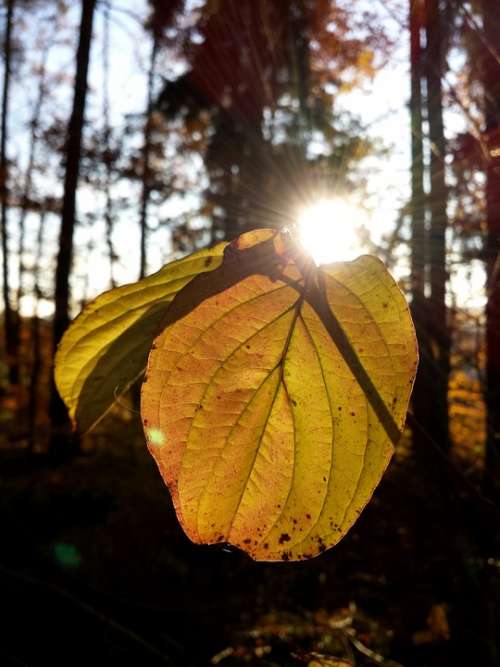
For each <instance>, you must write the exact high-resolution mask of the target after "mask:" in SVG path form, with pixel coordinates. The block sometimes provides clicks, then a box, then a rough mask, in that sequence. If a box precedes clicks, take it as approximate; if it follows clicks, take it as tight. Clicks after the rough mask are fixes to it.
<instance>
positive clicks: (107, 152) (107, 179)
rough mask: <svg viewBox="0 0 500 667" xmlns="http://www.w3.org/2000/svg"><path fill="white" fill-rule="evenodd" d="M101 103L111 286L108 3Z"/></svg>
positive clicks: (111, 227) (111, 165) (112, 254)
mask: <svg viewBox="0 0 500 667" xmlns="http://www.w3.org/2000/svg"><path fill="white" fill-rule="evenodd" d="M103 19H104V27H103V47H102V52H103V59H102V61H103V62H102V70H103V84H102V85H103V105H102V107H103V108H102V117H103V124H104V169H105V180H104V196H105V200H106V203H105V207H104V222H105V224H106V245H107V248H108V259H109V282H110V285H111V287H116V281H115V270H114V266H115V259H116V253H115V248H114V244H113V198H112V196H111V186H112V183H113V162H112V157H111V145H110V139H111V123H110V118H109V48H110V47H109V5H104V6H103Z"/></svg>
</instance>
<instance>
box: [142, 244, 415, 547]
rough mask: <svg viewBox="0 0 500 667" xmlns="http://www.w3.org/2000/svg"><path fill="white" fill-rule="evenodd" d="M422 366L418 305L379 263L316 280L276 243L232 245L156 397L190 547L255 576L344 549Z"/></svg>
mask: <svg viewBox="0 0 500 667" xmlns="http://www.w3.org/2000/svg"><path fill="white" fill-rule="evenodd" d="M304 276H306V277H304ZM416 365H417V347H416V339H415V333H414V329H413V324H412V321H411V317H410V314H409V310H408V307H407V304H406V302H405V299H404V297H403V295H402V293H401V291H400V290H399V288H398V286H397V285H396V283H395V282H394V280H393V279H392V278H391V276H390V275H389V273H388V272H387V270H386V268H385V266H384V265H383V264H382V262H380V261H379V260H378V259H376V258H374V257H368V256H363V257H360V258H359V259H357V260H356V261H354V262H346V263H336V264H332V265H329V266H325V267H321V268H320V269H316V268H315V267H313V266H312V265H311V263H310V262H307V261H305V260H304V259H303V258H302V257H301V255H300V254H297V253H295V254H293V252H292V251H291V250H288V249H287V245H286V241H284V239H283V237H282V236H281V235H274V236H273V235H272V233H271V232H269V231H262V232H256V233H254V234H253V235H250V236H246V237H243V238H240V239H239V240H237V241H236V242H235V243H233V244H231V245H230V246H229V248H228V249H227V250H226V252H225V257H224V261H223V263H222V265H221V266H220V267H219V268H218V269H217V270H215V271H213V272H212V273H210V274H209V275H208V274H207V275H200V276H198V277H197V278H195V279H194V280H193V281H192V282H191V283H190V284H189V285H187V286H186V287H185V288H184V289H183V290H182V292H180V293H179V294H178V295H177V297H176V298H175V300H174V301H173V303H172V305H171V306H170V308H169V311H168V313H167V318H166V328H165V330H164V331H163V333H162V334H161V335H160V336H159V337H158V338H157V339H156V340H155V343H154V345H153V349H152V351H151V353H150V356H149V361H148V370H147V377H146V379H145V381H144V384H143V388H142V405H141V413H142V419H143V425H144V429H145V433H146V437H147V440H148V446H149V449H150V451H151V453H152V455H153V456H154V458H155V459H156V462H157V464H158V466H159V469H160V471H161V474H162V475H163V478H164V480H165V482H166V483H167V485H168V487H169V489H170V492H171V495H172V499H173V502H174V505H175V508H176V512H177V515H178V518H179V520H180V522H181V524H182V526H183V528H184V530H185V532H186V533H187V535H188V536H189V537H190V538H191V539H192V540H193V541H194V542H198V543H215V542H228V543H230V544H233V545H235V546H237V547H239V548H241V549H243V550H244V551H246V552H247V553H248V554H249V555H250V556H251V557H252V558H254V559H256V560H301V559H305V558H311V557H313V556H315V555H317V554H318V553H321V552H322V551H324V550H325V549H327V548H329V547H331V546H333V545H334V544H336V543H337V542H338V541H339V540H340V539H341V538H342V536H343V535H345V533H346V532H347V530H348V529H349V528H350V526H351V525H352V524H353V523H354V521H355V520H356V518H357V516H358V515H359V514H360V512H361V510H362V509H363V507H364V506H365V505H366V503H367V502H368V500H369V499H370V497H371V495H372V493H373V491H374V489H375V487H376V486H377V484H378V482H379V480H380V478H381V476H382V474H383V472H384V470H385V468H386V466H387V464H388V462H389V460H390V458H391V455H392V452H393V443H394V442H395V441H397V439H398V438H399V436H400V434H401V431H402V429H403V426H404V422H405V416H406V410H407V406H408V400H409V396H410V392H411V388H412V384H413V379H414V375H415V371H416Z"/></svg>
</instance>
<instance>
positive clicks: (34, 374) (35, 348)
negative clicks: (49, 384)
mask: <svg viewBox="0 0 500 667" xmlns="http://www.w3.org/2000/svg"><path fill="white" fill-rule="evenodd" d="M45 217H46V213H45V212H42V213H41V214H40V222H39V226H38V234H37V241H36V257H35V268H34V272H33V282H34V286H33V290H34V292H35V303H34V307H33V316H32V318H31V332H30V333H31V340H30V346H31V349H32V354H33V357H32V362H31V373H30V384H29V402H28V422H29V430H28V433H29V435H28V448H29V451H30V452H33V451H34V449H35V446H36V422H37V416H38V384H39V379H40V371H41V368H42V350H41V336H40V318H39V316H38V309H39V303H40V299H41V296H42V291H41V288H40V265H41V262H42V257H43V245H44V235H45Z"/></svg>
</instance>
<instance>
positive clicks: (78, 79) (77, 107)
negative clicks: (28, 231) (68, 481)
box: [51, 0, 95, 451]
mask: <svg viewBox="0 0 500 667" xmlns="http://www.w3.org/2000/svg"><path fill="white" fill-rule="evenodd" d="M94 10H95V0H82V18H81V23H80V36H79V42H78V51H77V54H76V72H75V93H74V98H73V109H72V112H71V117H70V120H69V124H68V134H67V140H66V141H67V143H66V161H65V178H64V196H63V203H62V212H61V229H60V234H59V250H58V255H57V267H56V279H55V312H54V325H53V346H54V351H55V349H56V347H57V344H58V343H59V341H60V339H61V336H62V335H63V333H64V331H65V329H66V327H67V326H68V323H69V305H70V284H69V277H70V270H71V263H72V258H73V234H74V228H75V219H76V191H77V187H78V176H79V168H80V156H81V146H82V131H83V124H84V114H85V100H86V96H87V72H88V66H89V56H90V45H91V38H92V23H93V17H94ZM51 419H52V426H53V430H54V436H53V440H52V449H53V450H54V451H55V450H58V449H59V448H60V447H65V446H67V442H66V441H67V438H68V417H67V413H66V408H65V407H64V404H63V403H62V401H61V399H60V397H59V395H58V393H57V391H56V390H55V387H54V389H53V392H52V397H51Z"/></svg>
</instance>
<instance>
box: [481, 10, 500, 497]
mask: <svg viewBox="0 0 500 667" xmlns="http://www.w3.org/2000/svg"><path fill="white" fill-rule="evenodd" d="M483 24H484V31H485V41H486V42H487V43H488V44H491V45H497V43H498V35H499V30H500V18H499V15H498V2H497V0H483ZM483 76H484V115H485V122H486V128H485V130H486V142H487V146H488V152H489V162H488V164H487V166H486V220H487V235H486V244H485V259H486V275H487V294H488V301H487V306H486V353H487V354H486V402H487V412H488V429H487V443H486V470H485V487H486V491H487V493H488V494H490V495H492V496H493V498H494V499H495V500H496V501H497V502H498V501H500V64H499V63H498V61H497V59H496V57H495V55H494V54H493V53H491V52H490V51H489V49H485V57H484V64H483Z"/></svg>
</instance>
